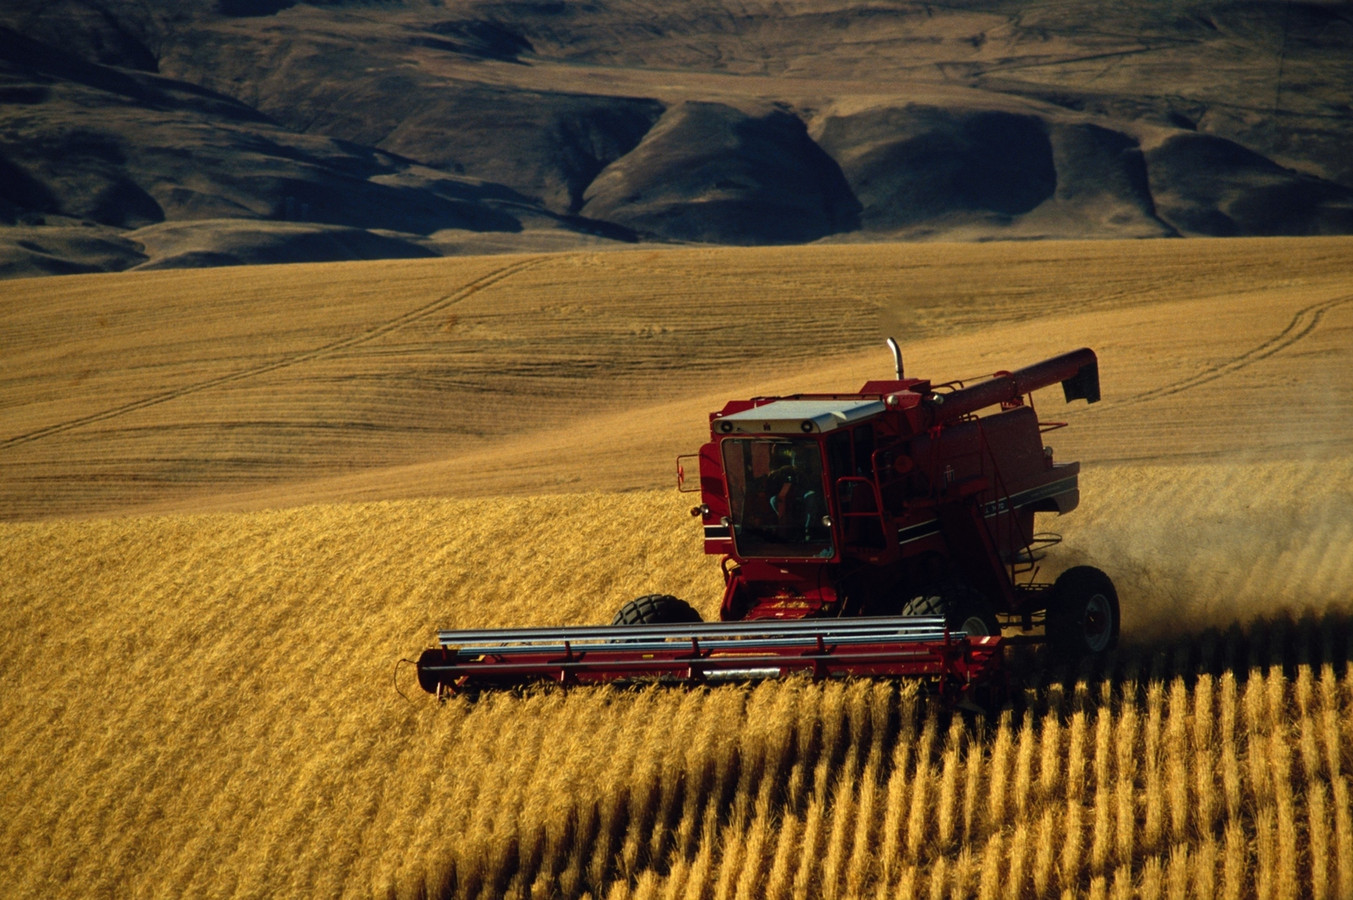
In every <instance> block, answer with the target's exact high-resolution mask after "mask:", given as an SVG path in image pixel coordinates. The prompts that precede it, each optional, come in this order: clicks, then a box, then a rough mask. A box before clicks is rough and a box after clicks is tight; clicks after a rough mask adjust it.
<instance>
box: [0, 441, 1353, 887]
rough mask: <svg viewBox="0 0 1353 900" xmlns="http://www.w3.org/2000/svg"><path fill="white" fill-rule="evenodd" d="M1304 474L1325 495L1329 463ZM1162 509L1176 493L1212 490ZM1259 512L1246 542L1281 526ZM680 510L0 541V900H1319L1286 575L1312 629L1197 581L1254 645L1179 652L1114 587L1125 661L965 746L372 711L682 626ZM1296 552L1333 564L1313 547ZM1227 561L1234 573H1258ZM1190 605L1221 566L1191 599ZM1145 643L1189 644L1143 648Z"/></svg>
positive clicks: (670, 693)
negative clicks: (557, 631) (427, 670)
mask: <svg viewBox="0 0 1353 900" xmlns="http://www.w3.org/2000/svg"><path fill="white" fill-rule="evenodd" d="M1311 469H1312V466H1310V465H1307V464H1288V465H1286V466H1279V465H1278V464H1264V465H1262V466H1259V467H1258V468H1257V469H1256V471H1255V472H1253V473H1251V475H1252V477H1251V479H1249V480H1247V482H1246V483H1247V484H1257V483H1259V482H1260V481H1261V480H1263V479H1267V480H1268V481H1270V482H1272V483H1274V484H1278V485H1280V486H1281V485H1291V484H1302V483H1304V480H1305V479H1309V478H1314V477H1315V473H1314V472H1313V471H1311ZM1320 469H1321V471H1322V472H1323V473H1324V476H1325V477H1326V478H1327V479H1328V478H1330V477H1331V475H1333V476H1334V477H1335V478H1336V481H1337V480H1338V479H1343V481H1342V483H1343V484H1347V483H1348V481H1347V476H1348V473H1349V467H1348V465H1347V464H1344V465H1343V466H1342V467H1331V466H1329V465H1324V466H1322V467H1320ZM1149 474H1150V473H1147V475H1143V473H1142V472H1141V471H1140V470H1137V469H1123V470H1120V471H1117V472H1104V473H1101V474H1100V475H1099V476H1096V478H1095V481H1096V483H1097V487H1098V489H1099V491H1100V492H1101V493H1102V494H1103V495H1105V496H1108V497H1112V498H1115V501H1116V504H1117V505H1116V509H1117V512H1118V514H1119V515H1129V516H1130V515H1139V514H1144V512H1145V509H1146V508H1147V506H1148V498H1147V496H1146V495H1147V493H1148V492H1147V490H1146V488H1147V487H1148V484H1147V480H1146V479H1147V476H1148V475H1149ZM1172 475H1173V477H1176V478H1178V479H1179V480H1180V481H1182V482H1189V483H1193V484H1195V485H1197V486H1198V487H1199V489H1200V490H1209V489H1219V484H1218V481H1217V479H1223V480H1224V479H1226V478H1230V477H1232V476H1231V475H1227V474H1218V473H1217V472H1216V471H1215V470H1214V469H1213V468H1212V467H1206V466H1199V467H1196V468H1195V469H1194V470H1192V471H1189V472H1175V473H1172ZM1274 490H1275V492H1277V493H1275V495H1274V496H1273V497H1271V498H1268V499H1269V500H1270V501H1271V502H1273V503H1274V504H1275V505H1276V509H1275V510H1274V512H1275V514H1278V513H1281V512H1282V510H1283V509H1284V508H1286V509H1288V510H1289V511H1290V512H1292V513H1296V512H1297V511H1298V510H1297V508H1298V507H1303V506H1304V505H1305V502H1304V501H1299V500H1297V499H1293V498H1292V497H1291V495H1288V497H1289V499H1287V500H1286V501H1284V500H1283V499H1282V498H1281V497H1280V496H1279V495H1278V493H1280V491H1281V488H1280V487H1279V488H1275V489H1274ZM1134 496H1136V497H1137V499H1136V500H1132V499H1131V498H1132V497H1134ZM682 499H683V498H681V497H680V496H679V495H675V494H667V493H651V492H639V493H629V494H621V495H606V494H591V495H563V496H557V497H549V498H528V499H512V500H507V499H497V500H485V501H422V502H411V501H405V502H400V503H380V504H362V505H349V506H329V507H305V508H300V509H295V510H288V511H276V512H270V513H256V514H249V515H211V516H196V517H194V516H186V517H185V516H170V517H146V518H124V519H115V520H101V521H100V520H95V521H83V522H82V521H51V522H45V523H30V524H14V525H6V526H3V529H4V533H3V540H4V547H5V553H6V558H5V566H4V567H3V570H2V573H3V574H2V575H0V579H2V580H0V593H2V594H3V597H4V601H5V606H6V610H7V615H8V617H9V620H10V621H11V623H12V634H14V635H22V636H23V637H22V639H19V640H11V641H10V642H8V643H7V645H6V647H5V650H4V656H3V662H0V674H3V676H4V678H5V680H6V683H7V684H8V685H10V690H8V691H6V692H5V695H4V697H3V699H0V707H3V709H2V712H3V715H4V720H5V721H6V722H7V723H8V727H7V728H6V729H5V731H4V735H3V738H0V740H3V752H4V758H5V760H6V766H5V768H4V771H3V774H0V796H3V797H5V798H6V800H5V801H4V803H5V812H6V815H5V816H4V819H3V822H2V823H0V850H2V851H3V853H0V860H2V861H0V884H4V885H5V886H6V893H9V894H13V895H17V896H50V895H51V894H52V893H58V894H67V895H81V896H84V895H97V894H141V893H149V894H159V895H179V894H184V895H195V896H241V895H242V896H263V895H278V894H289V895H307V896H312V895H334V896H340V895H342V896H365V895H370V894H380V895H388V896H393V897H414V896H481V897H491V896H500V895H508V896H528V895H529V896H542V895H565V896H572V895H581V894H585V893H590V894H592V895H593V896H597V897H617V898H618V897H627V896H641V897H667V896H680V897H762V896H765V897H786V898H793V897H819V896H822V897H828V896H834V897H835V896H839V897H872V896H906V895H915V894H924V895H927V896H943V897H950V896H957V897H1031V896H1037V897H1044V896H1060V895H1061V894H1062V893H1063V892H1065V891H1072V892H1075V893H1088V894H1090V895H1103V896H1123V895H1131V896H1138V895H1140V896H1172V897H1173V896H1187V897H1203V896H1212V895H1217V896H1236V897H1249V896H1272V897H1286V896H1325V897H1341V896H1348V895H1349V894H1350V892H1351V891H1353V853H1351V852H1350V850H1353V828H1351V827H1350V808H1349V780H1350V778H1353V758H1350V751H1349V749H1348V748H1349V747H1350V746H1353V741H1350V738H1353V734H1351V733H1350V732H1351V731H1353V726H1351V725H1350V723H1351V722H1353V663H1351V662H1350V660H1351V659H1353V619H1350V612H1349V610H1348V607H1347V606H1346V604H1345V605H1341V604H1340V602H1339V601H1340V597H1344V598H1346V596H1347V595H1346V594H1343V593H1341V591H1342V590H1343V589H1344V588H1345V587H1346V584H1343V583H1340V582H1338V581H1337V580H1335V581H1330V580H1329V579H1328V578H1327V576H1326V575H1325V574H1324V572H1325V567H1322V566H1315V567H1314V569H1313V570H1312V571H1313V573H1314V574H1313V575H1310V574H1308V575H1302V574H1301V573H1298V572H1292V573H1291V574H1290V576H1289V577H1290V580H1291V584H1290V586H1289V594H1288V595H1284V596H1285V597H1286V596H1290V597H1298V596H1305V597H1306V598H1307V599H1308V600H1309V601H1310V604H1312V605H1313V606H1314V607H1317V609H1315V610H1314V611H1312V612H1309V613H1306V614H1301V615H1296V616H1292V615H1290V614H1288V613H1286V612H1282V611H1280V610H1279V609H1276V608H1275V607H1273V606H1265V605H1262V604H1264V602H1265V597H1264V595H1263V594H1262V593H1257V592H1259V591H1265V590H1268V589H1269V588H1270V587H1271V585H1270V583H1269V582H1268V581H1264V580H1259V581H1254V580H1253V579H1251V580H1250V581H1248V582H1243V583H1236V584H1232V583H1226V587H1227V589H1228V590H1239V591H1240V592H1239V593H1237V594H1235V595H1234V596H1233V597H1232V602H1233V603H1234V604H1235V606H1233V607H1230V608H1227V607H1220V608H1221V609H1224V610H1225V611H1226V612H1228V613H1235V614H1239V613H1240V612H1241V608H1240V607H1241V604H1248V605H1249V606H1250V607H1251V608H1252V609H1254V610H1255V614H1254V616H1253V617H1252V620H1251V621H1250V622H1249V624H1247V625H1245V626H1241V625H1233V626H1230V627H1213V628H1208V627H1206V626H1200V625H1198V624H1196V623H1197V622H1198V621H1199V619H1200V614H1199V613H1198V612H1197V611H1187V610H1184V609H1177V608H1175V607H1172V606H1171V604H1172V603H1177V602H1178V598H1177V597H1175V596H1173V595H1171V594H1159V593H1158V594H1155V595H1153V594H1152V593H1151V591H1152V587H1151V585H1150V584H1149V583H1148V582H1144V581H1137V580H1134V579H1133V578H1132V573H1131V571H1130V570H1129V571H1128V573H1127V575H1128V577H1127V578H1126V579H1125V580H1124V582H1125V585H1126V586H1127V590H1125V597H1128V598H1130V599H1129V600H1128V601H1127V602H1128V603H1129V605H1128V606H1126V607H1125V609H1126V612H1125V616H1126V617H1127V619H1126V621H1128V622H1129V623H1131V625H1132V627H1133V629H1134V630H1135V633H1137V634H1141V635H1146V636H1147V637H1144V638H1142V639H1140V640H1137V639H1134V638H1133V637H1132V636H1131V633H1129V645H1128V646H1127V647H1125V648H1124V649H1123V650H1122V651H1121V652H1120V653H1119V654H1117V655H1116V656H1115V657H1114V658H1113V659H1111V660H1109V661H1107V662H1106V663H1105V664H1103V665H1100V666H1089V667H1084V668H1081V669H1076V670H1064V669H1053V670H1044V669H1041V668H1039V667H1037V666H1032V667H1029V668H1023V669H1020V670H1019V671H1020V672H1021V675H1020V681H1019V685H1020V690H1019V692H1018V695H1017V697H1016V703H1015V705H1014V706H1013V707H1012V708H1010V709H1008V710H1007V711H1005V712H1004V713H1002V714H1001V715H999V716H997V717H995V718H993V719H992V720H990V721H986V722H980V721H978V722H974V721H969V720H966V719H963V718H954V717H951V716H950V715H949V714H948V713H946V712H945V711H943V710H942V709H940V708H938V707H937V706H935V705H934V704H932V703H930V702H929V701H927V699H926V698H925V697H924V696H923V695H922V694H921V693H920V692H919V691H918V687H917V686H916V685H914V684H908V683H904V684H900V685H899V684H893V683H889V682H869V681H861V682H852V683H823V684H814V683H812V682H809V681H801V680H794V681H789V682H785V683H773V684H765V685H761V686H759V687H755V688H752V689H745V688H742V687H738V686H728V687H720V688H715V689H704V690H671V689H647V690H628V691H627V690H617V689H587V690H573V691H568V692H564V691H559V690H538V691H527V692H524V693H521V694H502V695H495V696H486V697H484V698H481V699H480V700H478V701H477V702H470V701H466V700H454V701H451V702H449V703H447V704H444V705H438V704H436V703H435V702H434V701H433V700H432V699H431V698H428V697H426V696H424V695H421V694H418V695H417V696H412V697H411V698H410V700H411V701H412V702H407V701H405V700H404V699H401V697H400V695H399V693H398V692H397V686H398V687H399V688H401V689H402V690H403V691H404V692H405V693H413V692H416V688H414V686H413V684H412V680H411V678H410V676H409V671H408V669H407V668H404V669H402V670H398V671H397V670H396V669H395V661H396V660H397V659H398V658H400V657H401V656H407V655H409V654H411V653H413V652H415V651H416V650H417V649H418V648H419V647H420V646H422V645H424V644H425V642H426V641H427V640H428V638H429V636H430V634H431V630H432V629H433V628H434V627H435V626H437V625H447V626H466V625H502V624H547V623H568V622H592V621H604V620H605V619H606V618H607V617H608V616H609V614H610V612H611V611H612V610H613V609H614V608H615V607H618V606H619V605H620V604H621V603H622V602H623V601H624V600H625V599H628V598H629V597H630V596H634V595H637V594H640V593H644V592H647V591H649V590H653V589H657V588H662V589H670V590H673V591H674V592H677V593H680V594H683V595H685V596H688V597H690V598H692V599H693V600H695V601H696V602H697V605H699V606H701V608H702V610H703V611H704V612H705V613H706V615H709V614H712V613H713V609H712V605H713V604H714V603H715V602H717V596H718V575H717V567H714V566H711V565H709V564H708V563H707V561H706V560H704V559H703V558H702V557H701V556H700V554H699V542H698V540H696V539H694V537H695V536H694V535H693V534H692V533H691V529H692V526H691V524H690V520H689V517H687V516H685V514H684V511H683V504H682V503H681V501H682ZM1284 504H1285V506H1284ZM1180 512H1181V515H1182V516H1183V520H1182V521H1181V523H1180V526H1181V527H1186V526H1187V525H1188V524H1189V521H1190V520H1189V518H1188V513H1187V510H1186V509H1181V510H1180ZM1114 521H1115V517H1113V516H1107V515H1104V516H1101V515H1099V514H1095V513H1093V512H1089V511H1087V515H1086V516H1085V517H1084V518H1083V519H1082V521H1081V522H1080V524H1079V526H1078V528H1077V529H1076V530H1075V531H1072V529H1070V528H1068V542H1069V543H1073V544H1074V545H1078V546H1079V545H1081V544H1082V542H1085V541H1090V540H1092V539H1093V538H1095V537H1096V536H1098V537H1111V536H1112V534H1113V522H1114ZM1195 524H1198V523H1195ZM1340 534H1341V532H1339V531H1337V530H1336V531H1334V532H1333V536H1334V538H1336V539H1337V538H1338V537H1339V535H1340ZM1304 540H1306V541H1307V542H1309V543H1312V544H1315V545H1316V549H1315V551H1312V552H1313V553H1314V554H1315V555H1316V556H1319V557H1323V556H1327V555H1339V554H1342V552H1343V550H1342V546H1340V545H1339V544H1338V543H1337V540H1331V536H1330V534H1324V535H1322V534H1316V533H1310V534H1307V535H1306V536H1305V538H1304ZM1110 546H1112V544H1110ZM1236 549H1237V552H1239V551H1241V550H1244V551H1245V552H1246V553H1248V554H1249V555H1250V557H1251V558H1252V559H1253V560H1254V564H1255V565H1261V566H1263V565H1277V564H1280V563H1281V561H1282V560H1283V559H1284V558H1285V557H1286V556H1287V554H1288V553H1289V552H1290V549H1289V548H1288V547H1287V546H1285V545H1283V544H1281V543H1277V544H1274V543H1272V542H1269V541H1267V540H1259V539H1254V540H1252V541H1251V542H1249V543H1246V544H1244V545H1243V546H1239V547H1237V548H1236ZM599 559H600V560H604V561H605V565H599V564H598V560H599ZM1198 565H1199V566H1200V567H1205V566H1206V565H1208V563H1207V561H1206V560H1205V559H1203V560H1201V561H1200V562H1199V563H1198ZM1209 574H1210V575H1211V576H1212V577H1214V578H1216V577H1218V576H1220V575H1222V574H1224V570H1223V569H1221V568H1218V569H1216V570H1213V571H1211V572H1209V571H1208V570H1207V569H1206V568H1200V570H1199V571H1198V572H1197V573H1196V575H1197V577H1198V578H1199V579H1200V580H1203V579H1206V578H1207V577H1208V576H1209ZM1246 584H1250V585H1251V586H1250V587H1248V588H1247V587H1245V585H1246ZM1128 591H1131V592H1132V593H1129V592H1128ZM1138 591H1140V592H1141V593H1136V592H1138ZM1246 591H1249V593H1247V592H1246ZM542 597H548V598H549V600H550V602H549V603H542V602H540V601H541V598H542ZM1200 600H1201V601H1203V602H1204V603H1205V604H1206V608H1207V609H1218V608H1219V607H1217V606H1216V604H1215V603H1213V602H1211V601H1209V600H1208V598H1207V597H1206V596H1203V597H1201V598H1200ZM1283 602H1284V603H1285V602H1286V601H1285V600H1284V601H1283ZM1172 622H1174V623H1191V624H1189V625H1188V626H1187V627H1186V628H1184V630H1183V631H1182V633H1181V632H1179V631H1176V633H1175V635H1174V636H1173V637H1169V638H1166V637H1162V636H1161V635H1164V634H1166V633H1168V632H1169V630H1170V629H1171V628H1174V627H1176V626H1173V625H1169V623H1172ZM1180 627H1182V626H1180ZM1152 635H1155V637H1151V636H1152Z"/></svg>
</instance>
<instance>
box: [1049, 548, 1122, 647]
mask: <svg viewBox="0 0 1353 900" xmlns="http://www.w3.org/2000/svg"><path fill="white" fill-rule="evenodd" d="M1046 621H1047V625H1046V630H1047V638H1048V646H1049V647H1051V648H1052V650H1053V651H1054V652H1055V653H1057V654H1058V655H1059V656H1062V657H1064V658H1066V659H1069V660H1076V659H1081V658H1083V657H1086V656H1094V655H1096V654H1100V653H1107V652H1108V651H1110V650H1112V649H1113V648H1114V647H1116V646H1118V592H1117V591H1115V590H1114V587H1113V582H1112V581H1111V580H1110V579H1109V576H1108V575H1105V574H1104V573H1103V572H1101V571H1100V570H1099V569H1096V568H1095V567H1094V566H1076V567H1074V568H1071V569H1067V570H1066V571H1065V572H1063V573H1062V574H1061V575H1059V576H1057V580H1056V581H1055V582H1053V585H1052V591H1051V594H1050V596H1049V597H1048V612H1047V620H1046Z"/></svg>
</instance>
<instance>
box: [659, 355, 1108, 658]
mask: <svg viewBox="0 0 1353 900" xmlns="http://www.w3.org/2000/svg"><path fill="white" fill-rule="evenodd" d="M898 368H899V373H898V377H897V378H896V379H894V380H891V381H870V382H868V383H866V384H865V385H864V386H863V387H862V388H861V389H860V390H859V391H858V392H856V393H852V394H800V395H795V396H792V397H766V398H757V399H752V400H739V401H733V402H731V403H728V404H727V405H726V406H725V407H724V408H723V409H722V410H721V411H719V412H716V413H713V414H711V416H710V432H711V434H710V440H709V442H708V443H706V444H705V445H704V446H703V447H702V448H701V450H700V452H699V454H697V455H693V456H687V457H682V458H680V459H679V460H678V481H679V484H680V486H681V487H682V489H684V490H699V492H700V494H701V504H700V506H698V507H697V508H696V509H695V510H693V513H695V514H697V515H699V516H700V518H701V520H702V522H703V525H704V530H705V552H706V553H709V554H713V555H718V556H721V557H723V558H724V571H725V573H726V590H725V593H724V598H723V603H722V607H721V617H722V618H723V619H724V620H743V619H762V618H803V617H809V616H849V615H906V614H908V613H909V612H914V613H936V612H938V613H942V614H944V615H946V617H947V618H948V619H949V620H950V622H951V624H953V625H954V626H955V627H961V626H966V627H965V629H964V630H968V631H974V630H977V631H980V632H981V633H987V634H996V633H999V627H1000V626H999V623H998V622H997V621H996V620H995V618H994V617H995V615H997V614H1001V615H1004V616H1020V617H1022V618H1024V619H1025V623H1024V624H1026V625H1032V624H1033V623H1032V619H1033V616H1034V615H1035V614H1036V613H1041V612H1042V611H1043V610H1044V608H1045V605H1046V604H1045V603H1043V602H1042V601H1043V600H1045V598H1046V588H1047V587H1048V585H1042V584H1039V583H1037V582H1036V581H1035V580H1033V578H1032V577H1031V578H1029V579H1027V580H1022V579H1021V576H1024V575H1030V576H1032V574H1033V573H1034V572H1035V568H1034V563H1035V561H1036V560H1037V559H1038V558H1039V557H1040V555H1041V551H1042V550H1043V549H1044V548H1045V547H1046V546H1047V545H1048V544H1050V543H1052V542H1053V541H1054V538H1053V537H1052V536H1040V535H1039V534H1038V532H1036V531H1035V527H1034V520H1035V514H1036V513H1039V512H1052V513H1058V514H1060V513H1065V512H1069V511H1070V510H1072V509H1074V508H1075V507H1076V505H1077V503H1078V502H1079V496H1080V493H1079V479H1078V475H1079V468H1080V467H1079V464H1078V463H1074V462H1070V463H1059V462H1056V461H1054V459H1053V453H1052V450H1051V448H1049V447H1046V446H1045V445H1044V440H1043V438H1044V435H1045V433H1046V432H1047V431H1049V430H1051V429H1053V428H1057V427H1060V423H1055V424H1048V423H1042V422H1040V421H1039V420H1038V417H1037V416H1036V414H1035V411H1034V408H1033V406H1032V405H1031V403H1030V402H1029V399H1028V396H1027V395H1029V394H1030V393H1031V392H1032V391H1034V390H1037V389H1038V388H1042V387H1047V386H1049V385H1053V384H1057V383H1059V382H1060V383H1061V384H1062V385H1063V386H1064V390H1065V394H1066V398H1067V400H1068V401H1070V400H1074V399H1085V400H1087V401H1088V402H1091V403H1093V402H1096V401H1097V400H1098V399H1099V375H1098V361H1097V359H1096V357H1095V354H1094V353H1093V351H1091V350H1088V349H1082V350H1077V351H1074V352H1072V353H1067V354H1064V355H1062V356H1058V357H1055V358H1053V359H1049V360H1047V361H1044V362H1041V363H1038V364H1037V365H1034V366H1031V367H1028V368H1025V369H1020V370H1018V371H1015V372H1001V373H997V374H996V375H994V376H992V377H991V378H989V379H987V380H983V381H980V382H978V383H976V384H973V385H971V386H965V385H963V384H961V383H950V384H945V385H933V384H932V383H931V382H930V381H926V380H922V379H915V378H904V377H902V376H901V372H900V368H901V367H900V364H899V366H898ZM992 407H994V408H995V409H994V410H993V411H992V412H991V414H989V415H985V416H981V417H978V416H977V415H976V413H977V412H978V411H979V410H983V409H987V408H992ZM694 471H698V473H699V474H698V481H696V480H693V479H691V478H690V475H691V473H692V472H694Z"/></svg>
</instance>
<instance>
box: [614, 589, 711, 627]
mask: <svg viewBox="0 0 1353 900" xmlns="http://www.w3.org/2000/svg"><path fill="white" fill-rule="evenodd" d="M699 621H700V614H699V613H698V612H696V611H695V609H694V608H693V607H692V606H691V605H690V604H689V603H687V602H686V601H685V600H680V599H678V598H676V597H673V596H672V595H671V594H645V595H644V596H642V597H638V598H636V599H634V600H631V601H630V602H629V603H626V604H625V605H624V606H622V607H620V612H618V613H616V614H615V618H614V619H613V620H612V621H611V624H612V625H681V624H684V623H687V622H699Z"/></svg>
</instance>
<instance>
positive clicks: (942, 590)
mask: <svg viewBox="0 0 1353 900" xmlns="http://www.w3.org/2000/svg"><path fill="white" fill-rule="evenodd" d="M902 615H904V616H944V622H945V624H946V625H948V626H949V629H950V630H951V631H962V632H964V633H965V634H969V635H973V636H978V637H980V636H984V635H998V634H1000V633H1001V622H1000V620H999V619H997V618H996V609H995V607H993V606H992V605H991V602H990V601H989V600H987V598H986V597H983V596H982V595H981V594H980V593H978V592H977V590H975V589H974V588H972V587H970V586H969V585H967V584H964V583H963V582H961V581H946V582H942V583H940V584H938V585H936V586H935V587H933V588H930V589H929V590H926V591H923V592H921V593H920V594H918V595H916V596H915V597H912V598H911V599H910V600H908V601H907V603H906V605H905V606H903V607H902Z"/></svg>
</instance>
